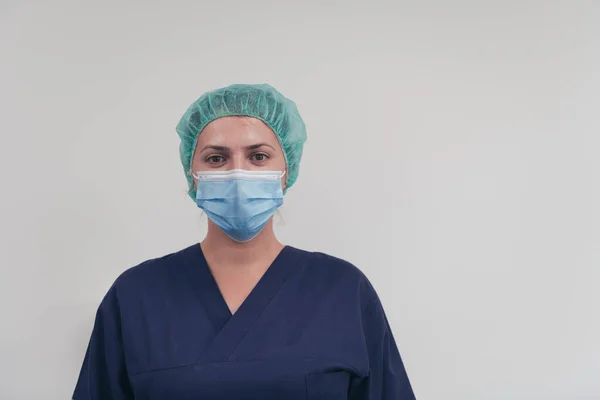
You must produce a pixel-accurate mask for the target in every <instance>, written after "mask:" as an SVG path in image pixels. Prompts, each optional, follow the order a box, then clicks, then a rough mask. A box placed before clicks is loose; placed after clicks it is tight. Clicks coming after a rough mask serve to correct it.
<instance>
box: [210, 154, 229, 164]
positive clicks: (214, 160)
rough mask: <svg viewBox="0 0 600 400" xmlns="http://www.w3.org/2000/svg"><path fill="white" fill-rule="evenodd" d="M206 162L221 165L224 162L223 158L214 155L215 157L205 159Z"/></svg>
mask: <svg viewBox="0 0 600 400" xmlns="http://www.w3.org/2000/svg"><path fill="white" fill-rule="evenodd" d="M206 161H207V162H209V163H211V164H221V163H222V162H224V161H225V157H223V156H220V155H217V154H215V155H212V156H208V157H206Z"/></svg>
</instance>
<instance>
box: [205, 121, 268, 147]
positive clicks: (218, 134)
mask: <svg viewBox="0 0 600 400" xmlns="http://www.w3.org/2000/svg"><path fill="white" fill-rule="evenodd" d="M256 143H267V144H271V145H277V146H278V145H279V142H278V140H277V137H276V136H275V133H274V132H273V131H272V130H271V128H269V127H268V126H267V125H266V124H265V123H264V122H262V121H261V120H259V119H257V118H252V117H233V116H232V117H222V118H218V119H216V120H214V121H212V122H211V123H209V124H208V125H206V127H205V128H204V129H203V130H202V132H201V133H200V136H198V143H197V146H196V148H201V147H204V146H224V147H230V148H236V147H246V146H251V145H253V144H256Z"/></svg>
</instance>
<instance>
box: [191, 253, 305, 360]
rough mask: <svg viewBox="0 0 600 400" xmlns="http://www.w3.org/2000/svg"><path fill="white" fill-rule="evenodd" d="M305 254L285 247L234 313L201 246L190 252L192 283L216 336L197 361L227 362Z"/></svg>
mask: <svg viewBox="0 0 600 400" xmlns="http://www.w3.org/2000/svg"><path fill="white" fill-rule="evenodd" d="M303 254H304V252H302V251H300V250H297V249H294V248H293V247H290V246H285V247H284V248H283V249H282V250H281V251H280V252H279V254H278V255H277V257H276V258H275V260H274V261H273V263H272V264H271V265H270V266H269V268H268V269H267V270H266V271H265V273H264V274H263V276H262V277H261V278H260V279H259V281H258V283H257V284H256V286H255V287H254V288H253V289H252V291H251V292H250V294H248V296H247V297H246V299H245V300H244V301H243V302H242V304H241V305H240V306H239V308H238V309H237V311H236V312H235V313H233V314H232V313H231V311H230V310H229V307H228V306H227V302H226V301H225V298H224V297H223V295H222V293H221V291H220V290H219V287H218V285H217V282H216V280H215V278H214V276H213V275H212V273H211V271H210V268H209V266H208V263H207V261H206V258H205V257H204V253H203V252H202V248H201V247H200V244H199V243H198V244H196V245H195V246H194V247H193V249H191V251H190V253H189V256H188V257H187V260H186V265H187V270H188V272H189V274H190V277H191V278H192V280H193V282H192V284H193V285H194V286H196V287H197V290H196V293H197V294H198V296H199V298H200V301H201V303H202V306H203V308H204V311H205V312H206V314H207V316H208V319H209V320H210V322H211V324H212V327H213V330H214V332H215V337H214V339H213V341H212V343H211V344H210V345H209V346H208V348H207V349H206V351H205V352H204V354H203V355H202V356H201V357H200V359H199V360H198V361H199V362H201V361H204V362H210V361H222V360H226V359H228V358H229V357H230V356H231V354H232V353H233V351H234V350H235V348H236V347H237V344H238V343H239V341H240V340H241V339H242V338H243V337H244V335H245V334H246V333H247V332H248V330H249V329H250V328H251V327H252V325H253V324H254V322H255V321H256V320H257V319H258V317H259V316H260V314H261V313H262V312H263V310H264V309H265V308H266V307H267V305H268V304H269V303H270V302H271V300H272V299H273V297H275V295H276V294H277V292H278V291H279V289H280V288H281V286H282V285H283V283H284V282H285V280H286V279H287V278H288V277H289V276H290V274H291V273H292V271H294V270H295V269H296V268H295V267H296V266H297V265H298V263H299V262H300V261H301V260H302V259H303V257H302V255H303Z"/></svg>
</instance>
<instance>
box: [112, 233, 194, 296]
mask: <svg viewBox="0 0 600 400" xmlns="http://www.w3.org/2000/svg"><path fill="white" fill-rule="evenodd" d="M196 247H198V249H196ZM198 250H199V246H198V245H192V246H189V247H186V248H185V249H182V250H179V251H176V252H173V253H169V254H167V255H164V256H161V257H157V258H152V259H149V260H146V261H144V262H142V263H140V264H138V265H136V266H133V267H130V268H128V269H126V270H125V271H124V272H123V273H121V274H120V275H119V276H118V277H117V279H116V280H115V282H114V284H113V286H112V288H111V289H112V290H113V291H115V292H116V293H117V294H121V293H131V292H138V291H140V290H149V289H158V288H160V287H165V286H169V285H172V284H173V283H174V282H180V281H185V280H186V272H185V271H184V266H185V265H186V263H187V262H188V260H189V259H190V258H191V257H192V256H193V254H194V251H198Z"/></svg>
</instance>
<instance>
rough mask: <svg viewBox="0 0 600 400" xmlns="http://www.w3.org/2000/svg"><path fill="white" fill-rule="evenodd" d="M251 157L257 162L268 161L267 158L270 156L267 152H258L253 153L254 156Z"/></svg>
mask: <svg viewBox="0 0 600 400" xmlns="http://www.w3.org/2000/svg"><path fill="white" fill-rule="evenodd" d="M250 158H251V159H252V160H253V161H256V162H264V161H267V159H268V158H269V155H268V154H265V153H256V154H252V157H250Z"/></svg>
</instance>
